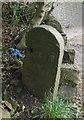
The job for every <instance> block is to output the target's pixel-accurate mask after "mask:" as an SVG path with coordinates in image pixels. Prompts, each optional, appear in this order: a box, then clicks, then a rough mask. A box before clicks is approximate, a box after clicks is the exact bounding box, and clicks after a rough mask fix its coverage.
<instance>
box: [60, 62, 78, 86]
mask: <svg viewBox="0 0 84 120" xmlns="http://www.w3.org/2000/svg"><path fill="white" fill-rule="evenodd" d="M79 73H80V71H79V70H78V69H77V67H76V66H75V65H74V64H62V66H61V78H60V82H62V83H64V84H68V85H69V86H76V85H77V83H78V81H79V79H80V77H79Z"/></svg>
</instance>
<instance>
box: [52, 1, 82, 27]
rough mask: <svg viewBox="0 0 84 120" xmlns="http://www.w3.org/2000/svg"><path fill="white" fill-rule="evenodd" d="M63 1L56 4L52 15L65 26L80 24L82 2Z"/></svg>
mask: <svg viewBox="0 0 84 120" xmlns="http://www.w3.org/2000/svg"><path fill="white" fill-rule="evenodd" d="M73 1H74V2H70V1H69V2H63V3H61V4H59V5H58V6H56V8H55V9H54V10H53V15H54V16H55V17H56V19H57V20H58V21H59V22H61V24H62V25H63V26H65V27H76V26H82V2H81V0H80V2H75V0H73Z"/></svg>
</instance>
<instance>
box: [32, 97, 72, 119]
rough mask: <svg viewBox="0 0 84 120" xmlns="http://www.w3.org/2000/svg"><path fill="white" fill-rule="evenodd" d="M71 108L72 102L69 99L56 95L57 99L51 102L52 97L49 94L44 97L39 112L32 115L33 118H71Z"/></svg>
mask: <svg viewBox="0 0 84 120" xmlns="http://www.w3.org/2000/svg"><path fill="white" fill-rule="evenodd" d="M71 108H72V103H71V102H70V101H67V100H64V99H59V98H58V97H57V99H56V100H55V101H54V102H52V97H51V96H49V97H47V98H46V99H45V102H44V104H43V110H42V111H41V113H40V114H39V115H36V116H34V118H48V119H50V118H53V119H56V118H59V119H61V118H62V119H63V118H64V119H65V118H73V111H72V110H71Z"/></svg>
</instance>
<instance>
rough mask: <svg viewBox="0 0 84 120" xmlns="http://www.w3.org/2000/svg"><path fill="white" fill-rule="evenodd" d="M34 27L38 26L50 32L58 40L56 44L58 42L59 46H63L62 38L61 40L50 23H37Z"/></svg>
mask: <svg viewBox="0 0 84 120" xmlns="http://www.w3.org/2000/svg"><path fill="white" fill-rule="evenodd" d="M35 28H38V29H39V28H41V29H42V28H43V29H45V30H46V31H48V32H50V33H51V34H52V35H53V36H55V38H56V39H57V41H58V44H60V47H61V46H62V47H63V46H64V40H63V38H62V36H61V34H60V33H59V32H58V31H57V30H56V29H55V28H54V27H52V26H50V25H39V26H36V27H34V28H33V29H35Z"/></svg>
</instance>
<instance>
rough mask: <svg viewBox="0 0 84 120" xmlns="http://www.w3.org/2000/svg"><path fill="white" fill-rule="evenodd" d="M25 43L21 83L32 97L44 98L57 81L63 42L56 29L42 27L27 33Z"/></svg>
mask: <svg viewBox="0 0 84 120" xmlns="http://www.w3.org/2000/svg"><path fill="white" fill-rule="evenodd" d="M26 43H27V46H28V49H27V51H26V57H25V59H24V65H23V76H22V82H23V84H24V85H25V86H26V87H27V88H28V90H29V91H30V92H31V93H32V94H33V95H34V96H36V97H37V98H44V95H45V92H46V93H47V92H49V90H50V88H53V87H54V83H55V79H57V78H56V74H57V69H58V62H60V61H61V59H60V60H59V56H60V55H61V58H62V55H63V50H64V41H63V38H62V36H61V35H60V33H58V31H57V30H56V29H54V28H53V27H51V26H47V25H42V26H40V27H35V28H34V29H32V30H31V31H29V32H28V33H27V35H26ZM60 51H61V54H60V55H59V53H60ZM59 67H60V66H59ZM59 75H60V72H59ZM59 75H58V76H59ZM59 78H60V77H59Z"/></svg>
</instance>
